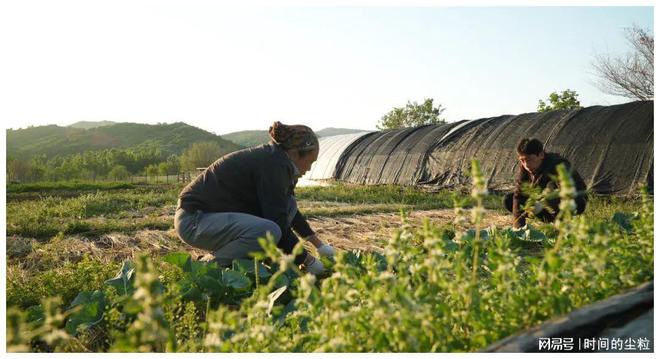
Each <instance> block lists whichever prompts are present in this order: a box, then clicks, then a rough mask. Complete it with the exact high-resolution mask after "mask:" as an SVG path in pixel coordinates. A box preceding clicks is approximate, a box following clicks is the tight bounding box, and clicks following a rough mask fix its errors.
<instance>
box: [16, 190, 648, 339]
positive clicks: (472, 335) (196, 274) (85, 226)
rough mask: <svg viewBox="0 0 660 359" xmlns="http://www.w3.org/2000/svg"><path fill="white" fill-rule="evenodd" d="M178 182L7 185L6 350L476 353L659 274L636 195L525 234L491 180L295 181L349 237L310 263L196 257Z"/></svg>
mask: <svg viewBox="0 0 660 359" xmlns="http://www.w3.org/2000/svg"><path fill="white" fill-rule="evenodd" d="M476 186H477V188H478V186H479V185H478V184H477V185H476ZM180 189H181V185H176V184H131V183H48V184H35V185H29V186H28V185H10V186H9V187H8V188H7V246H6V248H7V307H8V313H7V333H8V336H7V345H8V350H9V351H76V352H80V351H82V352H88V351H89V352H106V351H179V352H207V351H211V352H215V351H228V352H243V351H247V352H254V351H256V352H280V351H294V352H298V351H302V352H312V351H358V352H390V351H395V352H400V351H405V352H411V351H412V352H448V351H450V352H454V351H459V352H463V351H477V350H479V349H482V348H484V347H485V346H487V345H488V344H491V343H493V342H495V341H497V340H498V339H501V338H503V337H506V336H507V335H510V334H514V333H516V332H517V331H519V330H522V329H525V328H528V327H530V326H533V325H535V324H538V323H540V322H542V321H544V320H546V319H549V318H552V317H554V316H557V315H561V314H564V313H567V312H569V311H571V310H572V309H575V308H578V307H581V306H583V305H586V304H589V303H593V302H595V301H597V300H600V299H603V298H606V297H608V296H611V295H613V294H618V293H620V292H622V291H624V290H626V289H628V288H632V287H634V286H637V285H639V284H641V283H644V282H646V281H649V280H652V279H653V271H652V269H653V207H652V201H651V200H650V198H648V196H647V195H644V194H643V193H641V192H640V195H638V196H636V197H634V198H627V199H621V198H609V197H592V198H590V201H589V205H588V209H587V212H586V213H585V214H584V215H582V216H579V217H576V218H569V217H570V216H568V217H566V218H564V219H563V220H562V221H561V222H560V223H559V224H558V225H556V226H552V225H541V224H540V223H535V222H533V223H532V224H531V225H530V230H529V231H526V232H525V231H513V230H511V229H510V228H509V226H510V217H509V216H508V215H507V214H506V212H504V211H503V209H501V208H500V203H501V195H497V194H488V195H486V194H484V192H485V191H483V189H482V190H477V191H473V192H472V194H469V193H466V194H461V193H453V192H449V191H439V192H429V191H425V190H423V189H419V188H411V187H397V186H373V187H364V186H349V185H341V184H340V185H335V186H324V187H304V188H299V189H297V192H296V194H297V198H298V200H299V207H300V208H301V212H303V213H304V214H306V215H307V216H308V218H309V221H310V224H311V226H312V228H314V229H315V230H316V231H317V232H318V233H319V236H320V238H321V239H322V240H324V241H326V242H329V243H331V244H332V245H333V246H334V247H335V248H337V249H339V253H338V255H337V257H336V258H335V260H334V261H327V262H326V264H327V266H328V267H329V270H328V272H327V273H326V275H325V276H322V277H320V278H314V277H312V276H309V275H303V274H302V273H300V272H299V271H298V270H297V268H296V267H295V266H293V264H292V257H291V256H282V255H281V254H280V253H278V251H277V250H276V249H275V248H274V247H273V245H272V244H269V243H267V241H265V242H264V245H265V247H266V251H265V254H264V255H263V256H262V258H259V261H249V260H245V261H236V262H235V263H234V265H233V266H232V268H228V269H224V268H218V267H217V266H216V265H214V264H210V263H207V262H204V261H200V259H201V258H202V257H203V255H204V254H205V253H203V252H201V251H198V250H195V249H193V248H191V247H189V246H187V245H185V244H184V243H182V242H181V241H180V240H179V239H178V238H177V237H176V234H175V233H174V231H173V225H172V222H173V215H174V211H175V204H176V197H177V194H178V193H179V191H180ZM310 249H311V248H310ZM312 251H313V250H312Z"/></svg>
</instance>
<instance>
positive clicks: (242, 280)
mask: <svg viewBox="0 0 660 359" xmlns="http://www.w3.org/2000/svg"><path fill="white" fill-rule="evenodd" d="M222 283H223V284H224V285H226V286H228V287H231V288H234V289H236V290H238V291H245V290H248V289H249V288H250V286H251V285H252V282H251V281H250V278H248V277H247V276H246V275H245V274H243V273H240V272H237V271H234V270H227V271H224V272H222Z"/></svg>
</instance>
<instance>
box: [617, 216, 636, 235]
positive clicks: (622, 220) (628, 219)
mask: <svg viewBox="0 0 660 359" xmlns="http://www.w3.org/2000/svg"><path fill="white" fill-rule="evenodd" d="M633 219H634V215H633V214H631V213H621V212H616V213H614V215H613V216H612V222H614V223H616V224H618V225H619V227H621V228H622V229H623V230H625V231H626V232H628V233H630V232H631V231H632V230H633V225H632V220H633Z"/></svg>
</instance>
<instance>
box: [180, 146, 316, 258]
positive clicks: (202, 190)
mask: <svg viewBox="0 0 660 359" xmlns="http://www.w3.org/2000/svg"><path fill="white" fill-rule="evenodd" d="M296 182H297V178H296V169H295V165H294V164H293V162H292V161H291V159H290V158H289V157H288V155H287V154H286V152H284V150H282V149H281V148H280V147H279V146H278V145H276V144H265V145H261V146H257V147H252V148H247V149H244V150H240V151H236V152H233V153H230V154H228V155H225V156H223V157H221V158H220V159H218V160H217V161H215V162H214V163H213V164H211V165H210V166H209V167H208V168H207V169H206V170H204V172H202V173H201V174H200V175H199V176H197V178H195V179H194V180H193V181H192V182H191V183H190V184H188V185H187V186H186V187H185V188H184V189H183V190H182V191H181V194H179V199H180V206H181V208H183V209H184V210H186V211H188V212H195V211H197V210H200V211H202V212H239V213H247V214H252V215H254V216H257V217H261V218H265V219H269V220H271V221H273V222H275V223H276V224H277V225H278V226H279V227H280V229H281V230H282V238H281V239H280V244H287V243H288V244H289V245H288V246H292V245H295V243H297V242H298V239H297V237H296V236H295V234H294V233H293V232H292V231H291V228H293V229H295V231H296V232H297V233H298V234H299V235H301V236H303V237H307V236H309V235H311V234H313V233H314V231H312V229H311V227H310V226H309V224H308V223H307V220H306V219H305V217H304V216H303V215H302V214H301V213H300V211H298V212H297V213H296V215H295V217H294V219H293V221H292V223H291V226H289V223H288V219H287V218H288V210H289V208H288V206H289V203H290V202H289V198H290V197H291V196H293V195H294V192H293V189H294V187H295V185H296ZM283 249H285V251H287V252H290V250H291V249H292V248H283Z"/></svg>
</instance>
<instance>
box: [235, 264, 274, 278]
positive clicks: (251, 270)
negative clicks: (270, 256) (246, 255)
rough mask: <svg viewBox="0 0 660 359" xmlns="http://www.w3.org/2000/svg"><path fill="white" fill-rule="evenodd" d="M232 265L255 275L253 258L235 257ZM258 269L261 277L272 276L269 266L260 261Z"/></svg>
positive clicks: (239, 270)
mask: <svg viewBox="0 0 660 359" xmlns="http://www.w3.org/2000/svg"><path fill="white" fill-rule="evenodd" d="M231 265H232V269H233V270H235V271H237V272H240V273H244V274H250V275H254V260H253V259H234V260H233V261H232V264H231ZM257 271H258V273H259V278H262V279H266V278H269V277H270V276H271V273H270V272H269V271H268V268H266V266H264V265H263V264H261V263H259V262H257Z"/></svg>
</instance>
